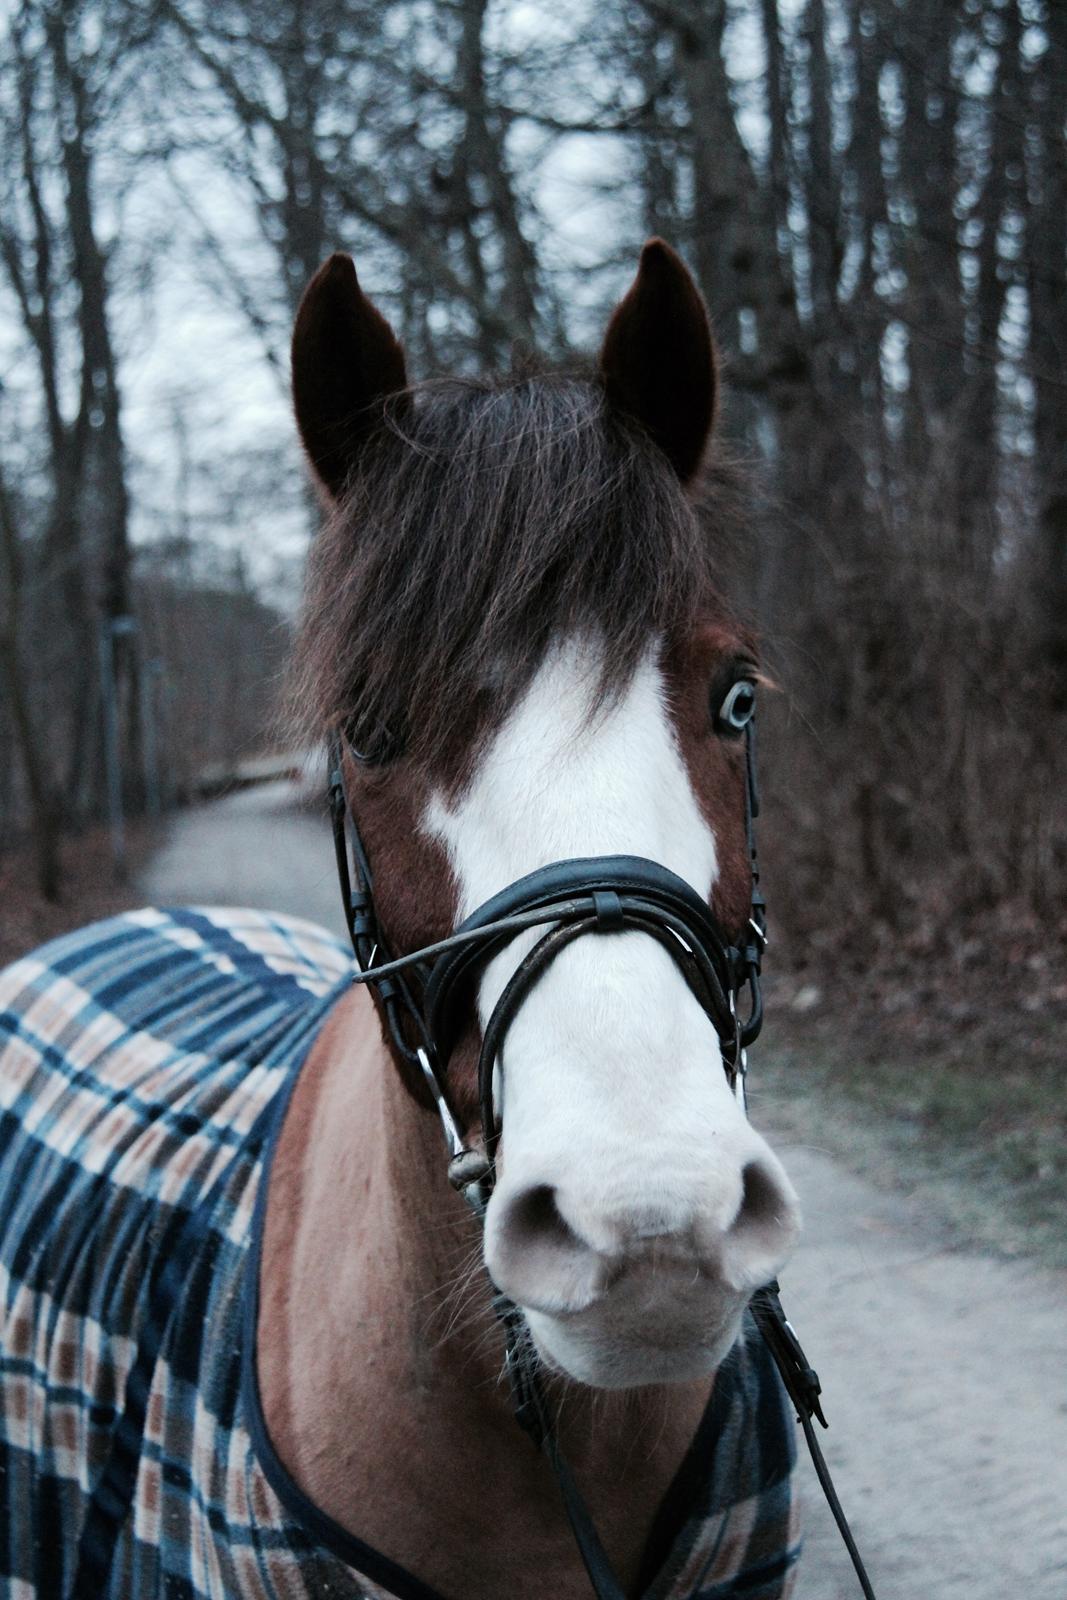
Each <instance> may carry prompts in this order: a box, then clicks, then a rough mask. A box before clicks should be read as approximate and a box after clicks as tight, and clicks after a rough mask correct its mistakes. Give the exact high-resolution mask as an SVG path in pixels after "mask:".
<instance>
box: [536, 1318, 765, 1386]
mask: <svg viewBox="0 0 1067 1600" xmlns="http://www.w3.org/2000/svg"><path fill="white" fill-rule="evenodd" d="M598 1311H600V1308H599V1307H591V1308H590V1309H589V1310H588V1311H582V1312H578V1313H573V1314H570V1315H566V1316H561V1317H556V1316H548V1315H546V1314H545V1313H544V1312H539V1311H528V1312H527V1313H526V1318H527V1322H528V1324H529V1327H530V1332H531V1334H532V1336H533V1342H534V1346H535V1348H536V1350H537V1353H538V1355H539V1356H540V1358H541V1360H542V1361H543V1362H544V1364H545V1366H546V1367H548V1368H549V1370H550V1371H553V1372H557V1373H559V1374H560V1375H561V1376H563V1377H566V1378H570V1379H572V1380H573V1381H574V1382H575V1383H582V1384H586V1385H588V1386H589V1387H590V1388H593V1389H637V1388H642V1387H644V1386H646V1385H648V1384H660V1383H692V1382H695V1381H696V1380H698V1379H700V1378H709V1377H711V1375H712V1373H714V1371H715V1369H716V1368H717V1367H718V1366H719V1365H720V1363H721V1362H722V1361H723V1360H724V1359H725V1357H726V1356H727V1355H728V1354H729V1352H730V1350H731V1349H732V1348H733V1345H734V1343H735V1341H736V1339H737V1337H738V1334H739V1333H740V1331H741V1317H742V1313H743V1311H744V1302H743V1301H742V1302H741V1303H739V1304H737V1305H735V1306H731V1308H730V1309H729V1310H728V1311H726V1312H724V1313H723V1314H722V1315H721V1317H716V1318H711V1319H709V1320H707V1321H701V1323H700V1325H699V1326H694V1325H693V1323H692V1322H691V1321H690V1320H688V1319H683V1320H682V1321H681V1323H678V1322H675V1321H674V1319H672V1318H671V1317H670V1316H668V1315H664V1316H663V1317H661V1318H657V1319H648V1320H647V1321H645V1322H643V1323H642V1324H628V1323H627V1322H626V1321H623V1322H622V1323H621V1324H616V1323H615V1321H614V1319H613V1318H612V1317H611V1316H610V1315H605V1314H603V1313H601V1314H600V1315H598V1314H597V1313H598Z"/></svg>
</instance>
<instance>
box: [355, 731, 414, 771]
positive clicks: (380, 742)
mask: <svg viewBox="0 0 1067 1600" xmlns="http://www.w3.org/2000/svg"><path fill="white" fill-rule="evenodd" d="M348 749H349V752H350V754H351V755H352V756H354V757H355V759H356V761H358V762H359V764H360V766H361V767H384V766H387V765H388V764H389V762H390V761H395V760H396V759H397V757H398V756H400V755H401V754H403V741H402V740H400V739H398V738H396V737H395V736H394V735H393V734H392V733H391V732H390V731H389V730H388V729H387V728H380V729H377V730H369V729H368V730H367V731H365V732H363V733H362V734H357V733H356V730H355V729H350V730H349V732H348Z"/></svg>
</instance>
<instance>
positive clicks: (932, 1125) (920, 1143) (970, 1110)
mask: <svg viewBox="0 0 1067 1600" xmlns="http://www.w3.org/2000/svg"><path fill="white" fill-rule="evenodd" d="M772 1016H773V1022H772V1023H771V1024H770V1025H769V1026H768V1030H767V1042H766V1044H764V1043H763V1042H762V1041H761V1044H760V1047H759V1050H758V1052H757V1054H756V1056H755V1058H754V1060H753V1063H752V1067H753V1094H752V1105H753V1112H754V1114H755V1116H756V1119H757V1121H758V1122H760V1123H761V1125H765V1126H767V1127H769V1128H770V1129H771V1130H774V1131H776V1132H777V1133H778V1135H779V1136H780V1137H781V1136H783V1135H784V1136H785V1137H786V1138H793V1139H797V1140H800V1141H803V1142H804V1143H809V1144H812V1145H816V1146H818V1147H821V1148H825V1149H827V1150H829V1151H830V1152H832V1153H833V1154H834V1155H835V1156H837V1157H838V1158H839V1159H841V1160H843V1161H844V1162H845V1164H846V1165H848V1166H850V1167H851V1168H852V1169H853V1170H854V1171H857V1172H861V1173H862V1174H863V1175H864V1176H867V1177H870V1178H871V1179H872V1180H873V1181H874V1182H876V1183H878V1184H881V1185H882V1186H885V1187H894V1188H907V1189H908V1190H910V1191H912V1192H913V1193H915V1194H916V1196H917V1198H919V1200H920V1201H923V1200H925V1201H927V1202H929V1203H930V1204H932V1205H933V1206H935V1207H936V1208H937V1210H938V1211H939V1212H940V1213H941V1214H942V1215H943V1216H945V1217H946V1218H947V1220H948V1221H949V1223H950V1224H951V1225H953V1226H954V1227H955V1229H956V1230H957V1231H958V1233H959V1235H960V1238H961V1242H963V1241H964V1240H967V1241H970V1242H972V1243H976V1244H979V1245H981V1246H983V1247H985V1248H987V1249H991V1250H995V1251H997V1252H998V1253H1003V1254H1005V1255H1012V1256H1020V1255H1025V1256H1029V1257H1032V1258H1033V1259H1035V1260H1038V1261H1040V1262H1041V1263H1042V1264H1044V1265H1046V1266H1050V1267H1057V1268H1067V1097H1065V1095H1064V1086H1063V1066H1062V1062H1061V1059H1060V1054H1061V1050H1062V1046H1061V1045H1060V1044H1059V1042H1058V1041H1059V1040H1060V1039H1061V1038H1062V1032H1061V1031H1060V1030H1059V1029H1057V1028H1056V1027H1055V1026H1054V1025H1053V1024H1052V1023H1051V1022H1049V1023H1048V1024H1046V1025H1041V1024H1039V1023H1037V1022H1035V1019H1033V1018H1031V1017H1027V1018H1026V1030H1025V1031H1024V1030H1022V1029H1020V1037H1019V1038H1015V1039H1009V1038H1006V1037H1004V1036H1003V1030H1002V1029H1000V1030H995V1031H994V1030H989V1029H985V1028H972V1029H962V1030H957V1031H953V1030H951V1029H950V1030H947V1031H946V1030H944V1029H937V1028H934V1029H932V1030H928V1031H927V1030H915V1037H913V1038H911V1039H908V1038H906V1037H901V1032H900V1030H899V1029H897V1028H893V1029H890V1030H886V1031H884V1032H881V1033H880V1034H877V1033H876V1032H875V1030H874V1029H870V1028H868V1029H866V1030H865V1029H862V1028H861V1029H854V1031H852V1032H851V1033H846V1032H843V1031H842V1029H841V1027H840V1025H839V1026H838V1027H837V1028H835V1027H834V1025H833V1023H832V1022H831V1021H829V1020H828V1019H826V1018H820V1019H819V1020H818V1021H815V1020H812V1019H809V1018H806V1017H796V1016H794V1015H791V1014H789V1013H788V1012H787V1013H786V1014H785V1015H784V1016H782V1017H781V1018H780V1017H779V1015H778V1014H777V1013H775V1012H772ZM1023 1037H1024V1038H1025V1041H1026V1043H1025V1047H1024V1046H1023V1043H1022V1038H1023Z"/></svg>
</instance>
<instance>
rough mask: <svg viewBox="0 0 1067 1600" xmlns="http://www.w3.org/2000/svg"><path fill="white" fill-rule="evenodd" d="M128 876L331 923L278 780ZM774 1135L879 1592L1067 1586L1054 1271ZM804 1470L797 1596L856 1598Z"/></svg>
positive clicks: (175, 833)
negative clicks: (977, 1243)
mask: <svg viewBox="0 0 1067 1600" xmlns="http://www.w3.org/2000/svg"><path fill="white" fill-rule="evenodd" d="M141 889H142V893H143V895H144V897H145V899H146V900H148V901H154V902H155V903H156V904H168V903H169V904H174V903H177V902H185V903H192V904H196V903H200V904H209V903H213V902H214V903H227V904H230V905H258V906H264V907H267V908H269V909H273V910H281V911H289V912H295V913H296V914H298V915H301V916H306V917H310V918H312V919H313V920H315V921H319V922H323V923H325V924H326V925H327V926H329V927H331V928H333V929H335V930H336V931H338V932H342V931H343V925H342V922H341V916H340V909H339V903H338V892H337V886H336V880H335V877H334V866H333V851H332V846H331V843H330V839H329V833H328V830H327V828H326V825H325V823H324V822H322V821H320V820H318V819H316V818H315V817H314V816H312V815H309V814H308V813H306V812H304V811H301V810H300V809H299V808H298V807H297V805H296V796H295V791H294V790H293V788H292V787H291V786H290V785H288V784H272V785H270V786H269V787H266V788H263V789H258V790H250V791H247V792H245V793H244V794H239V795H234V796H232V797H231V798H229V799H226V800H222V801H218V802H215V803H214V804H212V805H209V806H204V807H201V808H200V809H198V810H196V811H192V812H189V813H187V814H185V815H183V816H182V817H180V818H178V819H177V820H176V821H175V823H174V825H173V827H172V829H171V832H170V837H169V840H168V841H167V843H166V844H165V845H164V846H163V847H162V849H161V850H160V851H159V853H158V854H157V856H156V857H155V859H154V861H153V862H152V863H151V865H150V867H149V869H148V871H147V872H146V873H145V874H144V875H143V877H142V880H141ZM753 1065H754V1070H755V1071H756V1073H758V1070H759V1064H758V1058H757V1060H756V1061H755V1062H754V1064H753ZM769 1131H770V1132H771V1133H772V1135H773V1127H772V1128H771V1129H770V1130H769ZM775 1144H776V1148H777V1149H778V1150H779V1152H780V1154H782V1156H783V1158H784V1160H785V1163H786V1166H787V1168H788V1169H789V1172H790V1175H791V1176H792V1178H793V1181H794V1182H795V1184H796V1186H797V1188H798V1190H799V1192H800V1195H801V1198H802V1201H803V1204H804V1212H805V1221H806V1231H805V1237H804V1242H803V1244H802V1246H801V1248H800V1250H799V1252H798V1254H797V1257H796V1259H795V1261H794V1262H792V1263H791V1264H790V1267H789V1269H788V1272H787V1274H786V1277H785V1282H784V1284H783V1299H784V1301H785V1304H786V1309H787V1311H788V1313H789V1315H790V1317H791V1318H792V1320H793V1322H794V1324H795V1325H796V1327H797V1329H798V1332H799V1333H800V1334H801V1337H802V1338H803V1341H804V1344H805V1347H806V1349H807V1352H808V1355H809V1358H810V1359H811V1360H812V1362H813V1363H814V1365H815V1366H816V1367H817V1368H818V1370H819V1372H820V1375H821V1377H822V1380H823V1390H824V1396H823V1397H824V1401H825V1405H826V1412H827V1416H828V1418H829V1420H830V1424H831V1427H830V1432H829V1433H828V1434H826V1435H824V1438H823V1444H824V1448H825V1451H826V1455H827V1458H828V1460H829V1461H830V1465H831V1469H832V1470H833V1473H834V1477H835V1480H836V1482H837V1485H838V1490H839V1492H840V1494H841V1497H842V1500H843V1502H844V1505H845V1509H846V1511H847V1512H848V1514H849V1517H850V1519H851V1521H852V1524H853V1528H854V1531H855V1533H856V1536H857V1539H858V1542H859V1545H860V1549H861V1550H862V1551H863V1553H864V1556H865V1558H866V1560H867V1563H868V1567H869V1570H870V1572H871V1576H872V1579H873V1582H874V1584H875V1588H876V1590H877V1593H878V1600H1067V1274H1055V1275H1054V1274H1050V1273H1043V1272H1038V1271H1036V1270H1034V1269H1032V1268H1029V1267H1027V1266H1026V1265H1024V1264H1020V1263H1018V1262H1006V1261H1003V1260H999V1259H994V1258H991V1257H988V1256H984V1255H981V1254H978V1253H970V1252H968V1251H967V1250H964V1249H961V1248H960V1247H959V1242H958V1238H957V1239H956V1240H955V1241H954V1242H953V1243H951V1244H950V1242H949V1236H948V1233H947V1230H946V1229H945V1228H944V1227H943V1226H942V1224H941V1223H940V1221H939V1219H938V1218H936V1217H931V1216H929V1215H927V1214H925V1213H924V1212H923V1211H921V1210H920V1208H919V1207H918V1206H917V1205H916V1204H915V1203H914V1202H911V1201H909V1200H908V1198H907V1196H906V1195H902V1194H886V1193H884V1192H883V1191H881V1190H878V1189H876V1188H874V1187H873V1186H872V1185H871V1184H869V1183H866V1182H864V1181H863V1180H862V1179H860V1178H857V1177H854V1176H852V1175H851V1174H849V1173H848V1172H846V1171H845V1170H844V1169H843V1168H842V1167H840V1166H839V1165H837V1164H836V1163H835V1162H833V1161H831V1160H830V1159H829V1158H828V1157H827V1156H826V1155H824V1154H821V1153H820V1152H818V1151H817V1150H815V1149H812V1148H811V1147H808V1146H797V1145H796V1144H791V1143H790V1142H789V1141H788V1140H783V1139H779V1140H776V1141H775ZM1005 1203H1006V1204H1010V1196H1005ZM806 1480H807V1484H808V1496H807V1501H808V1515H807V1519H806V1520H807V1525H808V1535H807V1549H806V1552H805V1558H804V1562H803V1568H802V1576H801V1579H800V1582H799V1584H798V1585H797V1591H796V1600H854V1597H855V1596H857V1595H858V1594H859V1589H858V1586H857V1585H856V1583H855V1580H854V1578H853V1576H852V1571H851V1566H850V1564H849V1561H848V1557H847V1556H846V1554H845V1552H844V1549H843V1547H842V1546H841V1545H840V1541H839V1539H838V1536H837V1532H836V1530H835V1528H834V1527H833V1524H832V1522H831V1520H830V1515H829V1512H828V1511H827V1509H826V1507H825V1506H824V1505H823V1503H822V1498H821V1494H820V1492H819V1489H818V1486H817V1484H816V1483H815V1480H814V1474H813V1473H811V1472H810V1470H809V1471H808V1472H807V1474H806Z"/></svg>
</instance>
